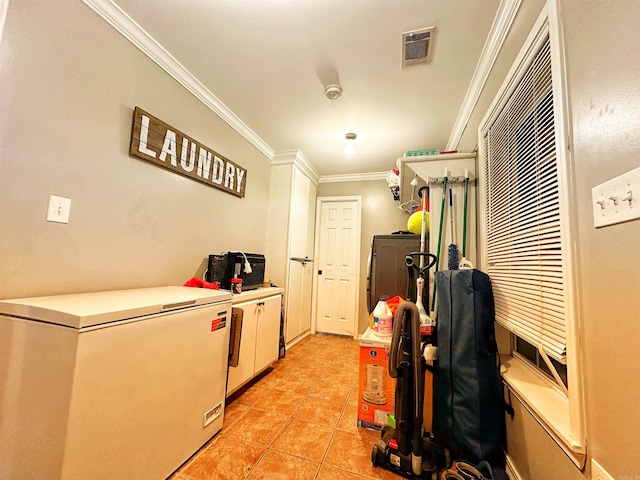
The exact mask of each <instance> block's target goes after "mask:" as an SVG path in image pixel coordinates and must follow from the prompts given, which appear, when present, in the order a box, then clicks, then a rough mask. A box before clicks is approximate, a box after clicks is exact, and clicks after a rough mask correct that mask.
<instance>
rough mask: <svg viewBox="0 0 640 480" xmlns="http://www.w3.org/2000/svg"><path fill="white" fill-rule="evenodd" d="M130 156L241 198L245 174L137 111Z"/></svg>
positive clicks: (211, 151)
mask: <svg viewBox="0 0 640 480" xmlns="http://www.w3.org/2000/svg"><path fill="white" fill-rule="evenodd" d="M129 155H131V156H134V157H137V158H140V159H142V160H146V161H148V162H151V163H153V164H154V165H157V166H159V167H162V168H165V169H167V170H170V171H172V172H173V173H177V174H178V175H183V176H185V177H189V178H190V179H192V180H196V181H198V182H201V183H204V184H205V185H208V186H210V187H213V188H216V189H218V190H222V191H224V192H227V193H230V194H232V195H235V196H236V197H241V198H242V197H244V194H245V190H246V183H247V170H246V169H245V168H242V167H241V166H240V165H238V164H237V163H235V162H232V161H231V160H229V159H228V158H226V157H224V156H222V155H220V154H219V153H217V152H215V151H214V150H212V149H210V148H209V147H207V146H205V145H203V144H202V143H200V142H198V141H196V140H194V139H193V138H191V137H189V136H187V135H185V134H184V133H182V132H180V131H179V130H177V129H175V128H173V127H172V126H170V125H169V124H167V123H164V122H163V121H162V120H160V119H158V118H156V117H154V116H153V115H151V114H149V113H147V112H145V111H144V110H142V109H141V108H140V107H135V109H134V111H133V125H132V127H131V143H130V144H129Z"/></svg>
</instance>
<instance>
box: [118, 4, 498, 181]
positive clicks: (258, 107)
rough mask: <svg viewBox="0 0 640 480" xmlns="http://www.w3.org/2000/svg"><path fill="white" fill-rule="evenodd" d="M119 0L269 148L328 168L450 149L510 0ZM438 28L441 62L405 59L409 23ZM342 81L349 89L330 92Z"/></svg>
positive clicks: (381, 166) (325, 171)
mask: <svg viewBox="0 0 640 480" xmlns="http://www.w3.org/2000/svg"><path fill="white" fill-rule="evenodd" d="M115 3H117V5H118V6H119V7H120V8H122V10H124V12H126V14H128V15H129V16H130V17H131V18H132V19H133V20H134V21H135V22H136V23H137V24H139V25H140V27H142V29H144V30H145V31H146V32H147V33H148V34H149V35H150V36H151V37H153V38H154V39H155V40H156V41H157V42H158V43H159V44H160V45H162V47H164V48H165V49H166V50H167V51H168V52H169V53H170V54H171V55H172V56H173V57H175V59H176V60H177V61H178V62H180V63H181V64H182V66H184V67H185V68H186V69H187V70H188V71H189V72H190V73H191V74H192V75H193V76H195V77H196V78H197V79H198V80H199V81H200V82H201V83H202V84H203V85H204V86H205V87H206V88H207V89H208V90H209V91H210V92H211V93H212V94H213V95H214V96H215V97H216V98H217V99H218V100H219V101H220V102H221V103H222V104H224V106H226V108H228V109H229V110H230V111H231V112H233V113H234V114H235V115H236V116H237V117H239V118H240V119H241V120H242V122H244V123H245V124H246V125H247V126H248V127H249V129H250V130H251V131H253V132H254V133H255V135H257V136H258V137H259V138H260V139H261V140H262V141H263V142H264V143H266V144H267V145H268V146H269V147H270V149H272V150H273V151H274V152H276V153H277V152H282V151H287V150H295V149H299V150H300V151H301V152H302V153H303V155H304V156H305V157H306V158H307V159H308V160H309V162H311V164H312V165H313V166H314V167H315V168H316V170H317V171H318V172H319V174H320V175H323V176H326V175H345V174H354V173H367V172H380V171H386V170H389V169H390V168H393V167H394V165H395V160H396V158H397V157H400V156H402V155H403V153H404V152H405V151H406V150H419V149H427V148H438V149H440V150H445V148H446V146H447V143H448V141H449V137H450V135H451V133H452V130H453V128H454V124H455V122H456V117H457V115H458V112H459V111H460V108H461V106H462V104H463V100H464V97H465V94H466V92H467V89H468V88H469V85H470V82H471V80H472V78H473V75H474V70H475V69H476V65H477V64H478V60H479V58H480V55H481V52H482V49H483V46H484V43H485V40H486V38H487V35H488V34H489V31H490V29H491V25H492V23H493V21H494V17H495V16H496V12H497V11H498V6H499V3H500V2H499V0H464V1H463V0H183V1H180V2H177V1H175V0H115ZM431 26H435V27H436V33H435V40H434V42H433V43H432V48H433V50H432V57H431V63H430V64H428V65H420V66H416V67H411V68H405V69H403V68H402V55H401V48H402V33H403V32H407V31H411V30H417V29H420V28H425V27H431ZM332 83H339V84H340V85H341V86H342V88H343V89H344V93H343V95H342V98H340V99H337V100H329V99H327V98H326V96H325V92H324V90H325V86H326V85H328V84H332ZM348 132H354V133H356V134H357V135H358V139H357V142H356V149H357V153H356V155H355V156H353V157H347V156H345V155H344V154H343V153H342V148H343V146H344V135H345V134H346V133H348ZM221 153H223V154H224V152H222V151H221Z"/></svg>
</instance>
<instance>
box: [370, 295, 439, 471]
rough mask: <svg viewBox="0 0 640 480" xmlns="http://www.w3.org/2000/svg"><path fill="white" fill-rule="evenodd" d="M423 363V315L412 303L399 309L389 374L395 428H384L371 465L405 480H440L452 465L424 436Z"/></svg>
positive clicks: (395, 322) (394, 327)
mask: <svg viewBox="0 0 640 480" xmlns="http://www.w3.org/2000/svg"><path fill="white" fill-rule="evenodd" d="M426 369H427V362H426V361H425V360H424V357H423V352H422V347H421V337H420V313H419V311H418V308H417V307H416V305H415V304H414V303H412V302H408V301H405V302H402V303H401V304H400V305H399V306H398V309H397V310H396V314H395V318H394V324H393V335H392V337H391V347H390V350H389V375H390V376H391V377H393V378H395V379H396V390H395V402H396V403H395V415H394V417H395V426H390V425H387V426H385V427H383V428H382V431H381V435H380V440H379V441H378V442H377V443H376V444H375V445H374V446H373V449H372V452H371V462H372V464H373V465H374V466H379V467H382V468H384V469H386V470H389V471H392V472H394V473H396V474H398V475H401V476H403V477H405V478H420V479H429V480H437V477H438V470H442V469H445V468H447V467H448V466H449V465H450V464H451V458H450V454H449V451H448V450H447V449H445V448H444V447H441V446H439V445H438V444H436V443H435V442H433V441H432V438H431V437H430V435H429V434H424V433H423V427H422V424H423V411H422V410H423V403H424V374H425V371H426Z"/></svg>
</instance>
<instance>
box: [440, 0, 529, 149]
mask: <svg viewBox="0 0 640 480" xmlns="http://www.w3.org/2000/svg"><path fill="white" fill-rule="evenodd" d="M521 2H522V0H502V1H501V2H500V5H499V6H498V12H497V13H496V17H495V18H494V20H493V24H492V25H491V30H490V31H489V36H488V37H487V40H486V41H485V43H484V47H483V48H482V53H481V54H480V60H478V64H477V65H476V69H475V71H474V72H473V77H472V79H471V83H470V84H469V88H468V89H467V93H466V95H465V97H464V100H463V102H462V106H461V107H460V111H459V112H458V117H457V118H456V122H455V124H454V126H453V130H452V131H451V136H450V137H449V141H448V142H447V147H446V150H457V148H458V142H460V138H461V137H462V133H463V132H464V129H465V128H466V126H467V123H469V118H470V117H471V114H472V113H473V109H474V108H475V106H476V104H477V103H478V98H480V93H481V92H482V89H483V88H484V85H485V83H486V81H487V78H488V77H489V73H491V69H492V68H493V64H494V63H495V61H496V58H497V57H498V53H500V49H501V48H502V44H503V43H504V40H505V38H506V37H507V34H508V33H509V30H511V25H513V21H514V20H515V18H516V14H517V13H518V9H519V8H520V4H521Z"/></svg>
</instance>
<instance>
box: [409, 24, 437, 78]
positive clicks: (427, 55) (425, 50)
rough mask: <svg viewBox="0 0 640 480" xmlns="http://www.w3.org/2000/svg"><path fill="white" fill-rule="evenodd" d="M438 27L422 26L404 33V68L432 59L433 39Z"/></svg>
mask: <svg viewBox="0 0 640 480" xmlns="http://www.w3.org/2000/svg"><path fill="white" fill-rule="evenodd" d="M435 29H436V27H429V28H422V29H420V30H414V31H412V32H406V33H403V34H402V68H405V67H412V66H414V65H422V64H423V63H429V62H430V61H431V48H430V47H431V41H432V40H433V35H434V32H435Z"/></svg>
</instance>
